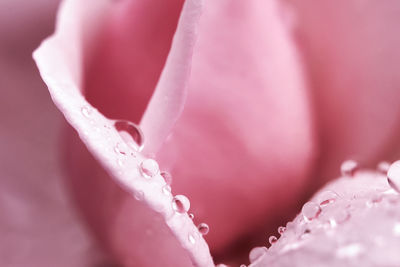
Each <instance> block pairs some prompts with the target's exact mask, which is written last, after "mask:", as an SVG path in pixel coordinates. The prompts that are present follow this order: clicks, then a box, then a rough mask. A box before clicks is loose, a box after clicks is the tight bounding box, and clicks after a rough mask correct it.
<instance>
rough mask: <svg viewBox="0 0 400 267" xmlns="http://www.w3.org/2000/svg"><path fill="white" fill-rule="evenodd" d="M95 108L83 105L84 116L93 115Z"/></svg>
mask: <svg viewBox="0 0 400 267" xmlns="http://www.w3.org/2000/svg"><path fill="white" fill-rule="evenodd" d="M92 111H93V109H92V108H91V107H89V106H83V107H82V108H81V113H82V115H83V116H84V117H86V118H89V117H90V116H91V115H92Z"/></svg>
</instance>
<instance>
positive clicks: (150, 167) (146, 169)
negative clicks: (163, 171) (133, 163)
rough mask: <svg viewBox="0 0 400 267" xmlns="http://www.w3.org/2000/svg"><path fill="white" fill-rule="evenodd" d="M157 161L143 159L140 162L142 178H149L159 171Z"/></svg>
mask: <svg viewBox="0 0 400 267" xmlns="http://www.w3.org/2000/svg"><path fill="white" fill-rule="evenodd" d="M159 171H160V169H159V167H158V163H157V161H155V160H154V159H145V160H143V161H142V163H140V173H141V174H142V176H143V177H144V178H147V179H150V178H152V177H154V176H155V175H157V174H158V173H159Z"/></svg>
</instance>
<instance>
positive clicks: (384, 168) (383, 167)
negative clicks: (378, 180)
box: [376, 161, 390, 174]
mask: <svg viewBox="0 0 400 267" xmlns="http://www.w3.org/2000/svg"><path fill="white" fill-rule="evenodd" d="M389 168H390V163H389V162H387V161H381V162H379V163H378V165H377V166H376V170H377V171H378V172H379V173H382V174H387V172H388V171H389Z"/></svg>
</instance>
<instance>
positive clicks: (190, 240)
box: [188, 234, 196, 244]
mask: <svg viewBox="0 0 400 267" xmlns="http://www.w3.org/2000/svg"><path fill="white" fill-rule="evenodd" d="M188 240H189V242H190V243H192V244H195V243H196V238H195V237H194V235H193V234H189V235H188Z"/></svg>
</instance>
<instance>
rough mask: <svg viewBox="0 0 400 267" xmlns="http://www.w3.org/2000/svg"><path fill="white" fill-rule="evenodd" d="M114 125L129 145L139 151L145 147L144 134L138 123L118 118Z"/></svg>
mask: <svg viewBox="0 0 400 267" xmlns="http://www.w3.org/2000/svg"><path fill="white" fill-rule="evenodd" d="M114 127H115V129H116V130H117V131H118V133H119V135H120V136H121V138H122V140H124V142H125V143H126V144H127V145H128V146H130V147H131V148H133V149H135V150H137V151H141V150H142V149H143V146H144V136H143V133H142V130H140V128H139V126H138V125H136V124H134V123H133V122H130V121H126V120H116V121H114Z"/></svg>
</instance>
